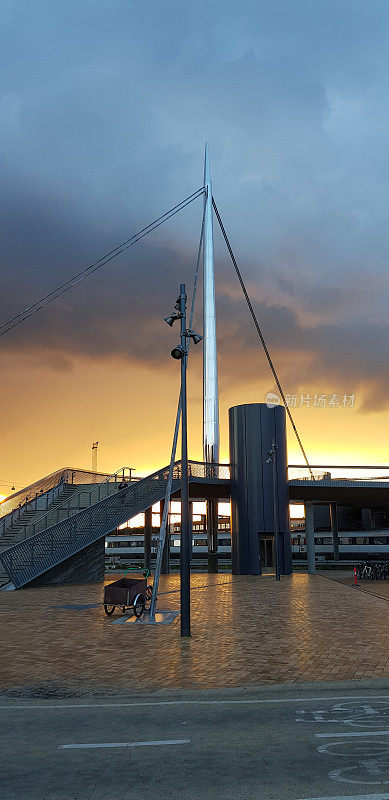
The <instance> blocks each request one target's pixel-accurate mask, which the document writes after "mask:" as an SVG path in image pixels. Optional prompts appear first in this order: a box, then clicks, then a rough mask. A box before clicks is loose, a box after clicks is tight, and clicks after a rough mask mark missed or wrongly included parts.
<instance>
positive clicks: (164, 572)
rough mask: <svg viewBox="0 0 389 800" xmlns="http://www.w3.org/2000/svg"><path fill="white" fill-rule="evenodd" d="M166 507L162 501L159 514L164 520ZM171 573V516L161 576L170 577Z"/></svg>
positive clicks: (167, 527) (167, 529) (167, 528)
mask: <svg viewBox="0 0 389 800" xmlns="http://www.w3.org/2000/svg"><path fill="white" fill-rule="evenodd" d="M164 505H165V501H164V500H161V502H160V504H159V513H160V519H162V514H163V508H164ZM169 573H170V523H169V516H168V521H167V526H166V536H165V544H164V548H163V553H162V565H161V575H169Z"/></svg>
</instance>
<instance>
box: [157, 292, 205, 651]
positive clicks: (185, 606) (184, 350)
mask: <svg viewBox="0 0 389 800" xmlns="http://www.w3.org/2000/svg"><path fill="white" fill-rule="evenodd" d="M175 308H176V311H173V312H172V314H170V316H168V317H165V322H166V323H167V324H168V325H170V327H173V325H174V322H175V321H176V320H178V319H179V320H180V323H181V330H180V333H181V336H180V344H178V345H177V346H176V347H173V350H172V351H171V356H172V358H175V359H176V360H177V361H181V539H180V542H181V543H180V602H181V636H190V552H191V546H190V526H189V478H188V420H187V393H186V369H187V364H188V347H189V342H188V339H193V341H194V343H195V344H198V343H199V342H201V340H202V338H203V337H202V336H200V334H199V333H195V331H192V330H187V327H186V292H185V284H184V283H181V284H180V294H179V297H178V298H177V302H176V305H175Z"/></svg>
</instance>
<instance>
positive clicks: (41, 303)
mask: <svg viewBox="0 0 389 800" xmlns="http://www.w3.org/2000/svg"><path fill="white" fill-rule="evenodd" d="M203 192H204V188H203V187H201V188H200V189H197V191H196V192H193V193H192V194H191V195H189V196H188V197H186V198H185V199H184V200H182V201H181V203H177V205H175V206H173V208H170V209H169V210H168V211H166V212H165V213H164V214H162V215H161V216H160V217H158V218H157V219H155V220H154V221H153V222H150V224H149V225H146V227H144V228H142V229H141V230H140V231H138V232H137V233H134V234H133V236H130V237H129V238H128V239H126V240H125V241H124V242H122V243H121V244H119V245H117V247H114V248H113V249H112V250H110V251H109V252H108V253H106V254H105V255H104V256H102V257H101V258H99V259H98V260H97V261H94V262H93V263H92V264H89V266H88V267H85V268H84V269H82V270H81V271H80V272H78V273H76V275H73V277H72V278H69V280H67V281H65V282H64V283H62V284H60V285H59V286H57V287H56V288H55V289H53V290H52V291H51V292H49V293H48V294H46V295H44V297H41V298H40V300H37V301H36V302H35V303H32V304H31V305H29V306H27V307H26V308H25V309H23V311H20V312H19V313H18V314H15V315H14V316H13V317H11V319H9V320H8V321H7V322H3V323H2V324H1V325H0V336H4V334H5V333H8V332H9V331H10V330H12V328H15V327H16V326H17V325H20V324H21V323H22V322H24V321H25V320H26V319H28V318H29V317H32V316H33V315H34V314H36V313H37V311H41V310H42V309H43V308H45V307H46V306H47V305H49V303H52V302H53V300H56V299H57V298H58V297H60V296H61V295H62V294H65V292H68V291H69V290H70V289H72V288H73V286H76V285H77V284H78V283H81V281H83V280H84V279H85V278H87V277H89V275H92V274H93V273H94V272H97V270H99V269H101V267H104V266H105V265H106V264H108V263H109V262H110V261H112V260H113V259H114V258H117V256H119V255H121V253H124V251H125V250H128V248H129V247H132V246H133V245H134V244H136V243H137V242H139V241H140V240H141V239H143V238H144V237H145V236H148V234H149V233H152V231H154V230H156V228H159V226H160V225H162V224H163V223H164V222H167V221H168V220H169V219H171V217H174V216H175V214H178V213H179V211H182V210H183V209H184V208H186V206H188V205H190V203H193V201H194V200H197V198H198V197H200V196H201V195H202V194H203Z"/></svg>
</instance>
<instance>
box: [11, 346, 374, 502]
mask: <svg viewBox="0 0 389 800" xmlns="http://www.w3.org/2000/svg"><path fill="white" fill-rule="evenodd" d="M249 366H250V365H249ZM1 368H2V376H3V381H2V392H1V395H0V415H1V419H2V421H3V425H2V437H1V438H2V447H1V456H0V477H1V480H4V481H8V482H9V488H8V487H7V486H6V485H4V486H3V485H1V486H0V491H1V493H2V494H9V493H10V488H11V485H12V483H14V484H15V486H17V487H22V486H26V485H28V484H29V483H31V482H33V481H35V480H38V479H39V478H41V477H43V476H44V475H48V474H50V473H51V472H53V471H55V470H57V469H59V468H61V467H77V468H83V469H90V468H91V445H92V442H93V441H96V440H99V451H98V469H99V470H100V471H104V472H114V471H116V470H117V469H119V468H120V467H121V466H131V467H134V468H135V470H136V473H135V474H138V475H146V474H148V473H150V472H151V471H153V470H155V469H158V468H159V467H161V466H163V465H165V464H166V463H168V461H169V458H170V450H171V440H172V434H173V426H174V421H175V413H176V407H177V397H178V389H179V369H178V368H177V364H176V363H175V362H173V360H172V359H169V358H167V360H166V364H163V365H162V366H161V367H151V366H149V365H141V364H138V363H136V364H133V363H130V362H125V361H120V360H111V361H108V360H92V359H87V358H79V359H77V360H75V361H74V362H73V367H72V369H70V370H67V371H60V370H57V369H55V365H53V363H44V362H43V361H41V362H39V361H37V360H34V359H23V358H17V359H14V360H12V359H10V358H3V359H2V364H1ZM265 370H266V368H265V367H264V368H263V370H262V372H260V373H259V374H258V379H257V380H255V379H252V375H251V373H250V372H249V370H248V374H250V377H251V382H249V380H248V381H247V383H242V381H239V382H238V381H234V380H233V379H231V376H230V377H229V378H228V379H226V378H225V376H224V375H223V370H220V373H221V374H220V427H221V448H220V460H221V461H222V462H228V408H229V407H230V406H232V405H235V404H238V403H252V402H264V400H265V396H266V393H267V392H268V391H271V390H272V388H273V387H272V382H271V379H270V378H269V377H267V374H266V371H265ZM188 378H189V379H188V415H189V455H190V458H192V459H199V460H202V398H201V392H202V383H201V354H200V352H199V353H198V355H197V356H196V358H194V359H193V364H190V366H189V376H188ZM335 388H336V387H335ZM309 390H310V392H311V394H312V393H313V392H314V391H315V387H314V386H312V387H309ZM330 390H331V391H332V390H333V386H331V387H330ZM320 391H322V387H320ZM293 414H294V418H295V421H296V424H297V427H298V430H299V432H300V435H301V438H302V441H303V443H304V446H305V449H306V452H307V454H308V457H309V460H310V461H311V463H314V464H316V463H320V464H323V463H324V464H325V463H327V464H333V463H340V464H377V465H378V464H382V465H385V464H387V463H388V448H387V439H386V430H387V429H388V423H389V411H387V410H385V411H377V412H375V413H374V412H370V413H360V412H359V411H358V396H357V397H356V408H342V407H339V408H333V409H328V408H314V407H310V408H307V407H302V408H295V409H293ZM178 457H179V454H178ZM288 460H289V463H303V461H302V456H301V452H300V451H299V448H298V445H297V442H296V440H295V437H294V435H293V432H291V431H290V430H289V431H288Z"/></svg>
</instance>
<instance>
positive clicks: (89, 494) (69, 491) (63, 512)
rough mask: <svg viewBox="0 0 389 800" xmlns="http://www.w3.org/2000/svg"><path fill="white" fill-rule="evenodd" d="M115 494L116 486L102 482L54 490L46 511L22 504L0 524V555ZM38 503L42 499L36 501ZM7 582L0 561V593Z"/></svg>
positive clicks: (7, 578) (5, 572)
mask: <svg viewBox="0 0 389 800" xmlns="http://www.w3.org/2000/svg"><path fill="white" fill-rule="evenodd" d="M115 492H117V483H114V482H112V483H109V482H107V481H105V482H104V483H103V484H98V485H96V484H82V485H80V484H67V483H64V484H63V485H62V486H60V487H58V493H57V495H56V496H55V499H54V500H52V501H51V502H49V505H48V507H47V510H46V511H42V508H40V509H39V508H35V509H34V508H33V503H31V502H29V503H25V505H24V506H23V507H22V508H21V509H20V511H19V513H18V514H10V515H8V517H9V519H8V520H7V521H8V524H7V525H4V524H3V531H4V532H3V534H2V536H0V555H1V554H2V553H3V552H7V551H8V550H10V549H11V548H12V547H14V546H15V545H17V544H21V543H23V542H24V541H25V540H27V539H29V538H32V537H34V536H35V535H36V534H38V533H40V532H41V531H46V530H49V529H50V528H51V527H52V526H53V525H55V524H56V523H59V522H61V521H63V520H65V519H68V518H69V517H71V516H73V515H74V514H77V513H79V512H80V511H81V510H82V509H84V508H89V507H90V506H91V505H93V504H94V503H96V501H98V500H100V499H102V498H105V497H107V496H109V495H111V494H113V493H115ZM39 499H40V500H42V498H39ZM8 583H9V577H8V573H7V571H6V569H5V567H4V565H3V563H2V561H1V560H0V590H1V589H2V588H3V587H4V586H6V585H7V584H8Z"/></svg>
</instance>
